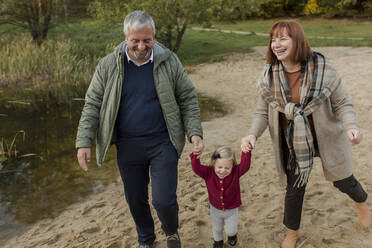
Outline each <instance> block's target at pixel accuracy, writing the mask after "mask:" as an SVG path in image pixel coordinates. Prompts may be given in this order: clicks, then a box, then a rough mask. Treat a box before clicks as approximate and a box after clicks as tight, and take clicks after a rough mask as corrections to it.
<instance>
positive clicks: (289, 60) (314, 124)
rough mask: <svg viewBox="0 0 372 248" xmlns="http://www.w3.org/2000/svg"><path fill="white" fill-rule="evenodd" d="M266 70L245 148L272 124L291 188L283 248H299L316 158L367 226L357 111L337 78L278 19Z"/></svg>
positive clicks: (283, 177)
mask: <svg viewBox="0 0 372 248" xmlns="http://www.w3.org/2000/svg"><path fill="white" fill-rule="evenodd" d="M266 61H267V65H266V66H265V68H264V70H263V73H262V76H261V77H260V79H259V80H258V89H259V97H258V100H257V107H256V111H255V113H254V116H253V119H252V123H251V127H250V129H249V135H248V136H246V137H244V138H243V139H242V148H243V150H245V151H247V150H251V149H253V148H254V147H255V142H256V139H257V138H258V137H260V136H261V135H262V133H263V132H264V131H265V129H266V127H267V126H269V131H270V135H271V139H272V142H273V145H274V153H275V160H276V169H277V171H278V175H279V181H280V183H281V184H282V185H283V186H286V195H285V205H284V220H283V223H284V225H285V226H286V227H287V228H288V231H287V236H286V237H285V239H284V241H283V243H282V247H283V248H294V247H295V244H296V240H297V233H298V229H299V227H300V221H301V211H302V204H303V199H304V194H305V188H306V184H307V182H308V179H309V176H310V173H311V169H312V167H313V158H314V157H316V156H318V157H320V159H321V161H322V165H323V171H324V176H325V178H326V179H327V180H329V181H332V182H333V185H334V186H335V187H336V188H338V189H339V190H340V191H341V192H344V193H346V194H347V195H348V196H349V197H350V198H351V199H352V200H354V201H355V204H356V209H357V213H358V218H359V220H360V222H361V224H362V225H363V227H365V228H368V227H369V225H370V223H371V214H370V211H369V209H368V205H367V201H366V200H367V193H366V192H365V191H364V190H363V188H362V186H361V185H360V183H359V182H358V181H357V180H356V179H355V177H354V176H353V168H352V157H351V148H350V144H349V141H350V142H351V143H353V144H358V143H359V142H360V141H361V139H362V134H361V132H360V127H359V125H358V123H357V118H356V113H355V110H354V108H353V105H352V103H351V101H350V98H349V96H348V95H347V94H346V92H345V90H344V88H343V86H342V84H341V79H340V76H339V75H338V73H337V72H336V71H335V69H334V68H333V66H332V65H331V64H330V63H329V61H328V60H327V59H326V58H325V57H324V56H323V55H322V54H320V53H318V52H315V51H312V49H311V48H310V45H309V42H308V40H307V39H306V37H305V34H304V32H303V29H302V27H301V25H300V24H299V23H298V22H296V21H294V20H288V21H279V22H277V23H276V24H274V26H273V27H272V28H271V31H270V40H269V45H268V49H267V54H266Z"/></svg>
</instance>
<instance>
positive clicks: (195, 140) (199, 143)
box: [191, 135, 204, 158]
mask: <svg viewBox="0 0 372 248" xmlns="http://www.w3.org/2000/svg"><path fill="white" fill-rule="evenodd" d="M191 143H192V144H193V145H194V149H193V150H192V152H193V153H194V155H195V156H197V157H198V158H199V156H200V155H201V154H202V152H203V149H204V142H203V140H202V138H201V137H200V136H198V135H193V136H192V137H191Z"/></svg>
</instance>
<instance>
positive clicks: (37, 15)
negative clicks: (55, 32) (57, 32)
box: [0, 0, 53, 46]
mask: <svg viewBox="0 0 372 248" xmlns="http://www.w3.org/2000/svg"><path fill="white" fill-rule="evenodd" d="M52 11H53V0H17V1H14V0H3V1H1V3H0V24H10V25H14V26H17V27H20V28H23V29H27V30H28V31H29V32H30V33H31V36H32V39H33V40H34V41H35V43H36V44H37V45H38V46H40V45H41V43H42V42H43V40H44V39H46V37H47V34H48V31H49V28H50V26H51V20H52Z"/></svg>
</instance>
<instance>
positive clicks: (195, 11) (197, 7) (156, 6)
mask: <svg viewBox="0 0 372 248" xmlns="http://www.w3.org/2000/svg"><path fill="white" fill-rule="evenodd" d="M212 2H213V0H136V1H127V2H125V1H118V0H109V1H107V0H106V1H104V0H95V1H94V2H93V3H92V5H91V6H90V8H89V9H90V12H91V13H93V15H94V16H95V17H96V18H97V20H98V21H100V22H104V23H106V24H107V23H108V22H116V23H118V22H122V21H123V17H124V16H122V14H121V13H123V14H127V13H129V12H131V11H133V10H138V9H141V10H144V11H146V12H147V13H149V14H150V15H151V16H152V18H153V19H154V22H155V25H156V39H157V40H159V41H160V42H162V43H163V44H164V45H166V46H167V47H168V48H169V49H171V50H172V51H174V52H177V51H178V49H179V48H180V46H181V42H182V38H183V35H184V33H185V31H186V28H187V27H188V26H189V25H190V24H194V23H203V22H207V21H209V20H210V18H211V15H212V11H211V8H210V6H211V5H212V4H211V3H212Z"/></svg>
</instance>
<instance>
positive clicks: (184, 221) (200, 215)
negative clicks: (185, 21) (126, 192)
mask: <svg viewBox="0 0 372 248" xmlns="http://www.w3.org/2000/svg"><path fill="white" fill-rule="evenodd" d="M316 50H318V51H320V52H322V53H323V54H325V55H326V56H327V57H329V58H330V60H331V61H332V63H333V64H334V66H335V67H336V69H337V70H338V72H339V73H340V74H341V76H342V78H343V83H344V87H345V88H346V90H347V91H348V93H349V94H350V96H351V98H352V100H353V103H354V106H355V108H356V111H357V113H358V118H359V122H360V125H361V127H362V130H363V133H364V140H363V142H362V143H361V144H359V145H354V146H353V158H354V168H355V173H354V174H355V176H356V177H357V178H358V179H359V180H360V182H361V184H362V185H363V187H364V188H365V189H367V191H369V193H371V188H372V162H371V161H372V152H371V151H372V125H371V123H372V111H371V109H372V100H371V96H372V85H371V84H372V70H371V68H372V60H371V56H372V48H350V47H328V48H319V49H316ZM264 52H265V48H262V47H260V48H256V49H255V52H254V53H250V54H233V55H229V56H228V57H227V60H226V61H223V62H219V63H213V64H202V65H198V66H194V67H190V68H188V71H189V75H190V78H191V79H192V81H193V82H194V84H195V86H196V88H197V91H198V92H200V93H204V94H206V95H209V96H212V97H215V98H217V99H218V100H220V101H222V102H223V103H225V104H226V106H227V109H228V110H229V114H228V115H226V116H224V117H222V118H217V119H214V120H211V121H207V122H203V128H204V133H205V145H206V148H205V151H204V153H203V156H202V158H201V160H202V162H204V163H208V157H209V156H210V154H211V152H212V151H213V149H214V148H215V147H216V146H217V145H221V144H226V145H229V146H231V147H232V148H233V149H235V151H236V153H237V154H239V149H240V140H241V137H243V136H244V135H246V132H247V130H248V127H249V123H250V120H251V116H252V113H253V111H254V108H255V101H256V96H257V91H256V88H255V83H256V79H257V77H258V75H259V74H260V72H261V70H262V68H263V66H264V64H265V60H264ZM190 151H191V146H190V144H188V145H187V146H186V148H185V151H184V153H183V155H182V156H181V159H180V163H179V187H178V199H179V206H180V229H179V232H180V236H181V239H182V243H183V247H184V248H188V247H189V248H195V247H198V248H199V247H200V248H203V247H211V244H212V233H211V224H210V219H209V203H208V199H207V198H208V197H207V191H206V188H205V185H204V182H203V180H202V179H201V178H199V177H197V176H196V175H195V174H194V173H193V172H192V170H191V166H190V163H189V160H188V154H189V153H190ZM71 156H75V155H71ZM273 163H274V158H273V152H272V145H271V141H270V137H269V134H268V131H266V132H265V133H264V135H263V136H262V137H261V138H260V139H259V140H258V142H257V146H256V149H255V150H254V151H253V158H252V167H251V169H250V170H249V171H248V173H247V174H246V175H244V176H243V177H242V178H241V181H240V183H241V191H242V201H243V205H242V207H241V208H240V210H239V211H240V212H239V244H238V245H237V246H236V247H244V248H248V247H249V248H264V247H265V248H269V247H275V248H277V247H279V245H280V243H281V241H282V239H283V238H284V235H285V228H284V226H283V224H282V218H283V199H284V192H285V191H284V189H283V188H281V187H280V186H279V184H278V181H277V175H276V171H275V168H274V164H273ZM315 163H316V165H315V168H314V170H313V172H312V174H311V178H310V182H309V185H308V188H307V192H306V195H305V202H304V208H303V214H302V224H301V229H300V237H299V240H298V243H297V246H296V247H297V248H300V247H301V248H340V247H347V248H356V247H358V248H367V247H372V233H371V228H370V229H369V230H363V229H362V228H361V226H360V224H359V222H358V219H357V216H356V212H355V208H354V203H353V202H352V201H351V200H350V199H349V198H348V197H347V196H346V195H344V194H342V193H340V192H339V191H338V190H336V189H335V188H334V187H333V186H332V184H331V183H330V182H328V181H326V180H325V179H324V177H323V174H322V168H321V163H320V161H319V160H318V159H316V161H315ZM368 203H369V205H370V206H372V200H371V198H369V199H368ZM370 209H371V207H370ZM153 213H154V219H155V224H156V234H157V247H158V248H165V247H166V244H165V236H164V234H163V232H162V231H161V228H160V223H159V220H158V219H157V217H156V214H155V212H153ZM0 246H1V247H12V248H14V247H25V248H26V247H58V248H62V247H107V248H108V247H111V248H114V247H118V248H119V247H123V248H135V247H137V235H136V230H135V227H134V223H133V221H132V218H131V216H130V213H129V210H128V207H127V204H126V203H125V201H124V198H123V186H122V183H121V181H120V179H118V180H117V182H116V183H114V184H112V185H110V186H109V187H108V188H107V189H106V190H105V191H104V192H102V193H98V194H95V195H91V196H89V197H88V198H87V199H86V200H84V202H81V203H77V204H74V205H72V206H70V207H68V208H67V209H66V210H65V211H64V212H63V213H62V214H61V215H60V216H58V217H57V218H54V219H47V220H42V221H40V222H39V223H36V224H34V225H33V226H32V227H31V228H30V229H29V230H28V231H27V232H26V233H24V234H23V235H21V236H18V237H14V238H13V239H11V240H9V241H8V242H7V243H5V244H0Z"/></svg>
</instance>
